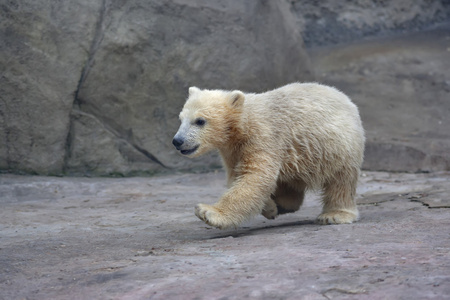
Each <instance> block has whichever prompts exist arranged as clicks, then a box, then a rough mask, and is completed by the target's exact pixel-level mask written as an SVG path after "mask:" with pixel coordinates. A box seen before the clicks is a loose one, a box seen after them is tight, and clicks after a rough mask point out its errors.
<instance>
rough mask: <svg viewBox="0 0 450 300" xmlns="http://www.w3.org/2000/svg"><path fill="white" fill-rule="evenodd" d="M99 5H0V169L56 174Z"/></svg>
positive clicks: (24, 1) (21, 0)
mask: <svg viewBox="0 0 450 300" xmlns="http://www.w3.org/2000/svg"><path fill="white" fill-rule="evenodd" d="M99 4H100V1H82V0H79V1H56V2H55V1H29V0H19V1H2V4H1V5H0V20H1V22H0V41H1V43H0V169H1V170H8V171H13V172H25V173H39V174H61V173H62V171H63V166H64V156H65V147H66V138H67V134H68V130H69V113H70V111H71V109H72V103H73V100H74V92H75V91H76V89H77V85H78V81H79V78H80V74H81V70H82V68H83V64H84V61H85V60H86V59H87V57H88V55H87V54H88V53H87V50H88V49H89V44H90V41H91V40H92V35H93V33H94V30H93V29H94V28H95V23H96V19H97V17H96V15H97V12H98V10H99Z"/></svg>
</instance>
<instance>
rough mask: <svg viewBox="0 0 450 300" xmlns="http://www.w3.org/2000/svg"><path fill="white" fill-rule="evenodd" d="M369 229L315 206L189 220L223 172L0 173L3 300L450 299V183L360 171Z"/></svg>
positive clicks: (437, 177)
mask: <svg viewBox="0 0 450 300" xmlns="http://www.w3.org/2000/svg"><path fill="white" fill-rule="evenodd" d="M360 181H361V182H360V185H359V188H358V199H359V200H358V202H359V209H360V212H361V220H360V221H359V222H357V223H354V224H350V225H329V226H322V225H317V224H315V223H314V219H315V217H316V216H317V215H318V214H319V212H320V206H319V202H318V201H317V199H316V198H317V196H316V195H314V194H310V195H308V196H307V199H306V203H305V205H304V207H303V208H302V209H301V210H300V211H299V212H297V213H295V214H289V215H285V216H282V217H279V218H277V219H276V220H274V221H269V220H266V219H264V218H263V217H261V216H260V217H257V218H255V219H253V220H252V221H250V222H248V223H246V224H244V225H243V226H242V227H240V228H238V229H237V230H228V231H220V230H218V229H213V228H211V227H209V226H207V225H205V224H204V223H202V222H201V221H200V220H198V219H197V218H196V217H195V216H194V213H193V209H194V205H195V204H196V203H198V202H204V203H213V202H215V201H216V199H217V198H218V197H219V196H220V194H221V193H222V192H223V191H224V190H225V187H224V183H225V175H224V174H223V173H222V172H217V173H208V174H181V175H170V176H165V177H155V178H116V179H114V178H57V177H31V176H15V175H1V176H0V205H1V207H2V209H1V211H0V232H1V234H0V299H367V298H370V299H432V298H434V299H444V298H446V297H448V295H450V173H448V172H446V173H431V174H405V173H384V172H363V174H362V177H361V180H360Z"/></svg>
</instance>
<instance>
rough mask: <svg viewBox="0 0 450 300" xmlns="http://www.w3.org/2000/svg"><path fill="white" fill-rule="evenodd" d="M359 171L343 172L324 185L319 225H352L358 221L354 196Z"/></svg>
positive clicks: (318, 219)
mask: <svg viewBox="0 0 450 300" xmlns="http://www.w3.org/2000/svg"><path fill="white" fill-rule="evenodd" d="M358 175H359V170H347V171H346V170H343V171H341V172H339V173H338V174H336V175H335V176H334V178H333V180H331V181H329V182H328V183H326V184H325V186H324V190H323V210H322V213H321V214H320V215H319V217H318V218H317V221H318V222H319V223H320V224H344V223H352V222H353V221H356V220H357V219H358V216H359V214H358V208H357V207H356V202H355V194H356V184H357V181H358Z"/></svg>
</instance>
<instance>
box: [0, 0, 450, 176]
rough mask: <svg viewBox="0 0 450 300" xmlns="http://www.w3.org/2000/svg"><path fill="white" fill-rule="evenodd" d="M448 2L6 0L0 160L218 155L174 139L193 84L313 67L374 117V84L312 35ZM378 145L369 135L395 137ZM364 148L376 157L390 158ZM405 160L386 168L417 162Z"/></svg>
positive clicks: (402, 26) (161, 163)
mask: <svg viewBox="0 0 450 300" xmlns="http://www.w3.org/2000/svg"><path fill="white" fill-rule="evenodd" d="M449 16H450V4H449V3H448V1H445V0H442V1H431V2H430V1H425V0H420V1H414V3H412V4H411V3H410V1H361V0H353V1H345V2H342V1H331V0H330V1H306V0H305V1H303V0H298V1H267V0H254V1H239V0H233V1H207V0H175V1H156V0H153V1H148V0H132V1H125V0H90V1H86V0H74V1H51V0H43V1H39V2H36V1H31V0H18V1H4V2H3V3H2V4H0V41H1V43H0V171H1V172H14V173H31V174H50V175H133V174H154V173H160V172H165V171H171V170H183V169H184V170H188V169H189V170H196V169H211V168H217V167H219V166H220V160H219V158H218V155H217V154H216V153H211V154H210V155H207V156H206V157H203V158H199V159H194V160H188V159H186V158H184V157H181V156H180V155H178V154H177V153H176V152H175V151H174V148H173V147H172V145H171V138H172V136H173V135H174V133H175V132H176V129H177V127H178V125H179V122H178V113H179V111H180V109H181V107H182V105H183V103H184V101H185V99H186V96H187V89H188V87H189V86H193V85H195V86H199V87H202V88H223V89H242V90H244V91H251V92H261V91H264V90H268V89H272V88H275V87H278V86H281V85H283V84H286V83H290V82H294V81H310V80H319V81H323V82H329V83H330V84H334V85H336V86H337V87H339V88H342V87H344V88H345V89H344V92H346V93H348V94H349V95H350V96H351V97H352V98H354V99H355V102H357V103H358V104H359V105H360V107H361V110H362V114H363V117H365V118H368V119H370V120H373V119H377V116H378V115H376V114H375V113H374V114H371V113H370V112H371V111H374V110H373V109H372V108H373V107H372V106H370V105H366V104H367V101H373V100H372V99H373V98H374V93H376V92H377V91H376V90H374V89H372V90H371V93H372V94H371V95H369V96H367V95H368V94H367V93H360V92H359V90H358V89H357V88H355V86H358V84H357V83H358V80H360V78H358V77H354V76H353V77H352V76H350V75H352V73H351V72H352V70H351V69H349V68H343V69H339V70H338V69H336V70H335V73H333V77H330V76H324V75H323V74H322V73H324V72H326V70H328V69H329V67H330V65H327V66H324V65H323V62H324V61H326V60H321V58H320V57H319V56H317V55H316V51H315V47H316V46H322V47H323V46H330V45H334V44H336V43H348V42H349V41H352V42H354V41H356V40H360V39H361V38H363V37H368V36H374V35H377V36H378V35H387V34H391V33H392V32H399V31H405V32H410V31H414V30H418V29H422V28H424V27H426V26H430V25H433V24H435V23H436V22H441V21H445V20H449ZM303 40H305V42H306V45H307V47H305V46H304V42H303ZM400 46H401V45H400ZM308 52H309V53H308ZM310 57H313V63H311V59H310ZM323 57H325V56H323ZM323 57H322V58H323ZM443 57H444V58H445V55H444V56H443ZM439 59H441V58H439ZM361 68H363V67H361ZM364 68H365V69H367V68H366V67H364ZM432 68H439V66H432ZM424 70H428V69H426V68H424ZM424 72H425V71H424ZM441 73H442V72H441ZM441 73H439V72H438V73H436V74H441ZM346 74H347V75H349V76H347V77H345V75H346ZM380 74H384V73H380ZM420 74H422V73H420ZM420 74H419V75H417V76H419V77H420V76H421V75H420ZM444 82H445V80H444ZM383 84H386V85H387V86H395V85H397V83H395V82H394V83H390V82H387V81H384V82H383ZM427 88H430V87H429V86H427ZM377 89H379V87H377ZM368 90H369V89H368ZM392 90H394V89H392ZM438 95H439V97H440V98H439V99H441V98H442V97H444V98H445V97H446V95H447V94H446V92H442V93H438ZM395 97H396V94H395V93H394V92H393V94H392V97H391V98H395ZM380 101H381V102H380V103H384V102H383V101H384V100H380ZM389 101H391V99H390V100H389ZM439 101H440V100H439ZM439 101H437V102H436V103H442V101H440V102H439ZM420 105H421V104H420ZM369 107H370V109H371V110H370V111H369V109H368V110H367V111H366V110H365V109H366V108H369ZM381 107H382V106H381ZM377 113H382V111H381V110H380V111H378V112H377ZM363 121H364V120H363ZM366 124H367V125H368V126H366V129H367V130H368V132H369V133H370V132H374V131H376V130H377V129H376V128H375V126H378V124H377V123H376V122H368V123H365V125H366ZM401 134H402V133H401ZM370 141H372V140H370ZM444 144H445V145H446V143H444ZM383 145H384V144H383ZM383 145H381V146H380V145H378V144H376V143H375V144H374V145H372V144H371V145H370V149H390V148H389V147H390V146H389V145H388V146H383ZM377 147H378V148H377ZM408 147H409V146H408ZM396 149H403V148H401V147H397V148H396ZM441 150H442V149H441ZM399 151H400V150H399ZM399 151H397V152H399ZM400 152H402V151H400ZM444 152H445V151H444ZM383 153H384V152H383ZM395 155H397V156H401V153H400V154H395ZM425 156H427V155H426V154H425ZM368 161H370V162H371V163H370V164H369V165H366V167H368V168H371V169H380V168H381V169H385V165H386V164H388V165H389V164H390V163H389V162H388V163H386V162H384V163H382V164H377V162H376V161H377V159H372V158H371V157H369V158H368ZM412 165H413V166H410V165H409V163H408V165H400V166H398V167H395V168H394V170H403V171H404V170H407V171H415V170H418V169H420V168H418V167H417V165H414V163H412ZM402 168H403V169H402ZM448 168H450V164H449V167H448ZM444 169H445V168H444Z"/></svg>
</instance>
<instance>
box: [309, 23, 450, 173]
mask: <svg viewBox="0 0 450 300" xmlns="http://www.w3.org/2000/svg"><path fill="white" fill-rule="evenodd" d="M310 54H311V59H312V61H313V64H314V65H315V67H316V71H317V78H318V80H319V81H321V82H325V83H328V84H331V85H335V86H337V87H339V88H340V89H341V90H342V91H344V92H345V93H346V94H348V95H349V96H350V98H352V100H353V101H354V102H355V103H356V104H357V105H358V106H359V108H360V112H361V118H362V120H363V126H364V128H365V129H366V134H367V144H366V152H365V161H364V166H363V167H364V168H366V169H370V170H384V171H409V172H417V171H426V172H429V171H439V170H450V130H449V128H450V118H448V115H449V113H450V101H449V99H450V73H449V72H448V70H449V69H450V23H447V24H445V25H442V26H440V27H437V28H432V29H430V30H427V31H424V32H420V33H414V34H410V35H402V36H396V37H390V38H382V39H376V40H371V41H367V42H362V43H356V44H351V45H342V46H335V47H322V48H315V49H311V50H310Z"/></svg>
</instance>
